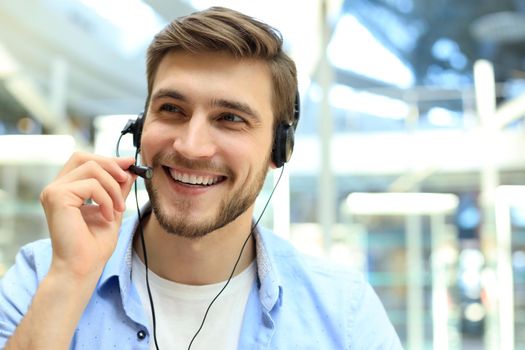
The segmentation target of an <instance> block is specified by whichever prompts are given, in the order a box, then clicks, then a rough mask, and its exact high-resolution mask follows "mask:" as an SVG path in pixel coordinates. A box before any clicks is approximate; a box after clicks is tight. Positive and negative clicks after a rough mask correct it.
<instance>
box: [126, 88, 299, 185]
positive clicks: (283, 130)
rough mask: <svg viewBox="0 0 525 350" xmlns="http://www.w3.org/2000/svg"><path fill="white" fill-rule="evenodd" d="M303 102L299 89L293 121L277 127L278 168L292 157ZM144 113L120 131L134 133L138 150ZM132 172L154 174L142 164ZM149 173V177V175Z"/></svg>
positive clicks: (274, 159) (275, 152) (274, 157)
mask: <svg viewBox="0 0 525 350" xmlns="http://www.w3.org/2000/svg"><path fill="white" fill-rule="evenodd" d="M300 109H301V102H300V98H299V91H296V93H295V101H294V110H293V119H292V122H291V123H286V122H282V121H281V122H279V123H278V124H277V127H276V128H275V132H274V137H273V145H272V162H273V163H274V164H275V166H276V167H277V168H280V167H282V166H283V165H284V163H287V162H288V161H289V160H290V158H291V157H292V152H293V147H294V143H295V130H296V129H297V124H298V123H299V117H300ZM144 119H145V115H144V113H140V114H139V115H138V117H137V118H136V119H135V120H133V119H130V120H129V121H128V122H127V124H126V126H124V129H122V131H121V132H120V133H121V135H124V134H128V133H131V134H132V135H133V146H135V147H136V149H137V152H140V139H141V137H142V129H143V127H144ZM129 170H130V171H131V172H133V173H135V174H137V175H139V176H142V177H145V178H148V179H150V178H151V176H152V175H153V174H152V171H151V168H148V167H142V166H138V165H135V166H132V168H130V169H129ZM148 175H149V177H148Z"/></svg>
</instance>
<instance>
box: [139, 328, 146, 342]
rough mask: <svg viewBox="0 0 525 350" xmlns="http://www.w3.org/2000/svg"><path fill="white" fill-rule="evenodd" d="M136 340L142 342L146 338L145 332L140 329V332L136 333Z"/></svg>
mask: <svg viewBox="0 0 525 350" xmlns="http://www.w3.org/2000/svg"><path fill="white" fill-rule="evenodd" d="M137 338H139V340H143V339H144V338H146V332H144V331H143V330H142V329H141V330H140V331H138V332H137Z"/></svg>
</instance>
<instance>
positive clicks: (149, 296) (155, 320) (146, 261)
mask: <svg viewBox="0 0 525 350" xmlns="http://www.w3.org/2000/svg"><path fill="white" fill-rule="evenodd" d="M124 134H125V132H121V133H120V136H119V138H118V140H117V146H116V150H115V154H116V155H117V157H120V152H119V148H120V140H121V139H122V136H124ZM138 156H139V150H138V148H137V150H136V151H135V164H137V160H138ZM137 187H138V185H137V179H135V183H134V189H135V204H136V207H137V215H138V222H139V224H138V230H139V235H140V241H141V243H142V253H143V254H144V265H145V267H146V289H147V290H148V298H149V304H150V306H151V318H152V322H153V340H154V342H155V348H156V349H157V350H159V345H158V342H157V318H156V317H155V306H154V305H153V297H152V296H151V288H150V286H149V276H148V271H149V268H148V253H147V252H146V242H145V240H144V228H143V227H142V214H141V213H140V207H139V198H138V189H137Z"/></svg>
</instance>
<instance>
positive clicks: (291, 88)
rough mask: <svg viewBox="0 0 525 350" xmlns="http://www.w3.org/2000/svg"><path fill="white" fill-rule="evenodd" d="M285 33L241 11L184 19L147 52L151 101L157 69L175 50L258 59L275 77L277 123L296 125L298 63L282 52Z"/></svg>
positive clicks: (166, 30) (212, 12)
mask: <svg viewBox="0 0 525 350" xmlns="http://www.w3.org/2000/svg"><path fill="white" fill-rule="evenodd" d="M282 46H283V39H282V36H281V33H280V32H279V31H278V30H276V29H275V28H273V27H271V26H269V25H267V24H265V23H263V22H260V21H258V20H257V19H255V18H252V17H249V16H247V15H244V14H242V13H240V12H237V11H234V10H231V9H227V8H223V7H211V8H209V9H207V10H204V11H200V12H195V13H192V14H190V15H188V16H185V17H180V18H178V19H176V20H174V21H172V22H171V23H170V24H168V25H167V26H166V27H165V28H164V29H163V30H162V31H161V32H159V33H158V34H157V35H156V36H155V38H154V39H153V41H152V43H151V44H150V46H149V48H148V52H147V64H146V65H147V67H146V73H147V79H148V98H147V101H146V106H147V105H148V103H149V99H150V97H151V90H152V88H153V82H154V79H155V74H156V72H157V68H158V66H159V64H160V62H161V60H162V58H163V57H164V56H165V55H166V54H167V53H168V52H169V51H171V50H183V51H188V52H192V53H199V52H210V51H226V52H229V53H230V54H232V55H233V56H234V57H237V58H256V59H261V60H264V61H266V62H267V63H268V66H269V68H270V72H271V75H272V83H273V96H272V109H273V113H274V116H275V120H276V121H279V122H280V121H284V122H286V123H288V124H292V122H294V120H293V111H294V101H295V97H296V96H295V95H296V91H297V71H296V68H295V63H294V62H293V61H292V60H291V59H290V57H288V56H287V55H286V54H285V53H284V52H283V49H282Z"/></svg>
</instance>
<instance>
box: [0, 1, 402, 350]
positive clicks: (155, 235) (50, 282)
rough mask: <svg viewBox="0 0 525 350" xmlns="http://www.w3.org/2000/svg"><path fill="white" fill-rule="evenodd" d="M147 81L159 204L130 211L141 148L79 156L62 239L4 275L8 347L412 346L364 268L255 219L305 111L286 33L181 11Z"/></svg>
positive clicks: (151, 56)
mask: <svg viewBox="0 0 525 350" xmlns="http://www.w3.org/2000/svg"><path fill="white" fill-rule="evenodd" d="M147 80H148V98H147V102H146V109H145V114H144V117H143V118H142V119H140V122H137V123H136V124H133V125H132V127H131V130H132V131H133V132H134V135H135V137H136V139H137V140H136V145H137V147H139V149H140V153H141V159H142V163H143V164H147V165H149V166H150V167H151V168H152V169H153V177H152V178H151V180H146V187H147V190H148V194H149V198H150V203H151V205H150V206H148V207H147V208H146V209H145V210H143V212H142V213H141V215H140V218H141V219H140V220H137V218H130V219H128V220H125V221H124V222H121V221H122V213H123V211H124V210H125V206H124V200H125V198H126V197H127V195H128V193H129V192H130V189H131V187H132V184H133V181H134V180H135V178H136V176H135V175H132V174H130V172H128V171H126V170H127V169H128V168H129V167H130V165H132V164H133V162H134V161H133V159H128V158H106V157H101V156H96V155H91V154H84V153H77V154H74V155H73V156H72V157H71V159H70V160H69V161H68V162H67V163H66V165H65V166H64V168H63V169H62V171H61V172H60V173H59V175H58V177H57V178H56V179H55V181H54V182H53V183H51V184H50V185H49V186H47V187H46V188H45V189H44V191H43V192H42V195H41V201H42V205H43V207H44V210H45V213H46V219H47V222H48V226H49V231H50V236H51V239H50V240H44V241H38V242H35V243H32V244H29V245H28V246H26V247H24V248H23V249H22V250H21V252H20V253H19V255H18V257H17V261H16V264H15V266H14V267H13V268H12V269H11V270H10V271H9V272H8V273H7V274H6V275H5V277H4V279H3V283H2V287H1V290H0V309H1V310H0V322H1V323H0V332H1V333H0V336H1V338H2V344H1V345H2V346H3V345H4V344H5V343H6V342H7V348H8V349H64V348H68V347H70V348H75V349H81V348H86V349H113V348H118V349H131V348H133V349H155V348H157V349H159V348H160V349H185V348H193V349H236V348H239V349H259V348H261V349H262V348H264V349H354V348H355V349H398V348H400V344H399V339H398V337H397V335H396V334H395V331H394V330H393V327H392V326H391V324H390V322H389V321H388V319H387V317H386V315H385V312H384V309H383V307H382V305H381V303H380V302H379V300H378V299H377V297H376V295H375V294H374V292H373V291H372V289H371V288H370V286H369V285H368V284H367V283H366V282H365V281H364V280H363V278H362V277H361V276H360V275H358V274H354V273H350V272H346V271H344V270H343V269H339V268H336V267H333V266H325V265H322V264H320V263H319V262H318V261H316V260H313V259H311V258H307V257H304V256H302V255H300V254H299V253H297V252H296V251H295V250H294V249H293V248H292V247H291V246H290V245H289V243H287V242H285V241H283V240H281V239H279V238H277V236H275V235H274V234H273V233H271V232H269V231H267V230H265V229H263V228H260V227H253V228H252V225H254V223H253V221H252V218H253V209H254V201H255V198H256V196H257V195H258V194H259V192H260V190H261V187H262V185H263V182H264V179H265V176H266V173H267V171H268V170H269V169H270V168H275V167H277V166H281V165H282V163H283V162H285V161H286V160H287V158H288V156H289V151H290V149H291V146H290V145H291V142H292V141H293V140H290V139H289V138H290V137H293V129H294V128H295V124H296V123H297V119H298V113H297V112H296V111H294V104H297V101H296V91H297V78H296V70H295V65H294V63H293V61H291V60H290V58H288V56H286V55H285V54H284V53H283V51H282V39H281V38H280V36H279V34H278V32H276V31H275V30H274V29H273V28H271V27H269V26H268V25H266V24H264V23H261V22H259V21H257V20H255V19H253V18H250V17H247V16H245V15H243V14H240V13H238V12H235V11H232V10H228V9H223V8H211V9H209V10H206V11H202V12H198V13H194V14H192V15H190V16H187V17H183V18H180V19H178V20H176V21H174V22H172V23H171V24H170V25H169V26H168V27H166V28H165V29H164V30H163V31H162V32H160V33H159V34H158V35H157V36H156V37H155V39H154V40H153V42H152V44H151V45H150V47H149V49H148V56H147ZM276 129H278V130H276ZM283 130H284V131H283ZM282 139H284V141H283V140H282ZM283 142H284V143H283ZM276 143H277V144H276ZM283 147H284V150H283ZM89 199H92V200H93V201H94V203H95V204H86V200H89Z"/></svg>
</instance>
